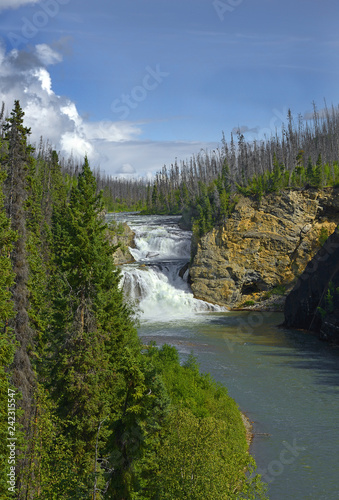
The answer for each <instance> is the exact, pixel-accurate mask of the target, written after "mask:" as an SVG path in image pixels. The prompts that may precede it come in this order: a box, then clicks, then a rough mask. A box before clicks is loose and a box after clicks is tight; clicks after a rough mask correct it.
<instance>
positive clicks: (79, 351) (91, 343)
mask: <svg viewBox="0 0 339 500" xmlns="http://www.w3.org/2000/svg"><path fill="white" fill-rule="evenodd" d="M53 239H54V252H55V269H56V275H55V276H54V278H53V280H54V283H53V294H54V320H53V324H52V328H51V335H50V339H49V341H50V344H51V351H52V352H51V367H52V387H51V390H52V395H53V397H54V398H55V399H56V400H57V405H58V415H59V418H61V419H62V421H63V422H64V431H63V432H64V434H65V436H66V438H67V439H68V442H69V443H71V446H72V449H73V453H74V461H75V466H76V467H77V470H78V473H79V481H84V484H85V483H86V481H87V482H88V481H89V482H90V481H91V480H93V474H94V471H95V470H96V467H95V464H94V461H95V460H94V458H95V454H96V453H95V450H96V448H97V446H96V440H97V439H99V442H98V447H99V450H102V449H103V448H104V446H105V443H106V442H107V437H108V435H109V431H108V427H109V425H110V423H111V422H112V420H114V418H117V417H118V416H119V415H120V414H121V412H122V408H123V405H124V403H125V401H126V397H127V395H126V392H127V393H129V392H132V393H133V391H134V388H133V387H132V385H130V381H129V380H128V379H129V378H132V377H133V370H136V371H137V372H138V371H139V370H138V368H137V366H138V361H137V358H138V355H139V351H140V349H139V341H138V338H137V335H136V331H135V329H134V325H133V321H132V319H131V315H130V311H129V309H128V307H127V306H126V305H125V304H124V302H123V295H122V291H121V290H120V288H119V280H120V274H119V271H118V270H117V269H116V268H115V266H114V263H113V259H112V252H113V249H112V247H110V245H109V242H108V240H107V238H106V225H105V223H104V220H103V201H102V195H101V193H100V194H99V195H97V194H96V182H95V179H94V176H93V174H92V172H91V170H90V168H89V164H88V161H87V158H85V162H84V165H83V168H82V171H81V173H80V175H79V178H78V182H77V185H76V186H75V187H73V188H72V190H71V195H70V202H69V204H66V203H64V204H61V205H60V206H59V207H56V208H55V211H54V215H53ZM141 378H142V377H141ZM127 380H128V382H127ZM99 430H100V433H99ZM98 434H99V437H98ZM91 478H92V479H91ZM87 487H89V486H88V484H87V486H86V487H85V489H86V488H87Z"/></svg>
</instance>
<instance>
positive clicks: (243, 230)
mask: <svg viewBox="0 0 339 500" xmlns="http://www.w3.org/2000/svg"><path fill="white" fill-rule="evenodd" d="M338 223H339V190H338V189H335V188H328V189H324V190H322V191H317V190H314V189H304V190H289V191H284V192H281V193H275V194H270V195H268V196H265V197H264V198H263V199H262V200H261V201H260V202H258V201H255V200H252V199H250V198H245V197H239V200H238V202H237V204H236V206H235V209H234V211H233V213H232V215H231V216H230V217H229V218H228V220H227V221H226V222H225V224H224V225H223V226H222V227H219V228H216V229H214V230H213V231H211V232H210V233H208V234H206V235H205V236H203V237H202V238H201V239H200V241H199V242H198V243H197V247H196V254H195V256H194V258H193V262H192V265H191V268H190V280H191V286H192V290H193V293H194V295H195V297H197V298H199V299H203V300H206V301H209V302H213V303H217V304H220V305H224V306H226V307H227V306H228V307H237V306H240V305H241V304H243V303H244V302H246V301H247V302H248V301H251V300H253V301H256V300H258V299H260V298H262V296H263V295H265V294H267V293H268V292H269V291H270V290H272V289H274V288H275V287H277V286H279V287H280V289H282V287H287V288H288V287H290V288H291V284H293V283H294V282H295V281H296V279H297V278H298V277H299V276H300V274H301V273H302V272H303V271H304V269H305V267H306V265H307V263H308V262H309V261H310V259H311V258H312V257H313V256H314V255H315V254H316V252H317V251H318V250H319V248H320V246H321V244H320V241H321V239H323V238H324V237H325V236H326V235H330V234H332V233H333V231H334V230H335V228H336V226H337V224H338Z"/></svg>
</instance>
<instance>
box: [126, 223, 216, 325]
mask: <svg viewBox="0 0 339 500" xmlns="http://www.w3.org/2000/svg"><path fill="white" fill-rule="evenodd" d="M119 217H120V220H124V221H126V222H127V223H128V225H129V226H130V228H131V229H132V230H133V231H134V233H135V248H130V249H129V250H130V252H131V254H132V255H133V257H134V259H135V261H136V262H135V263H134V264H128V265H125V266H123V267H122V279H121V286H122V288H123V290H124V294H125V296H126V299H127V300H129V301H131V302H132V303H133V304H135V305H137V306H138V309H139V311H140V320H141V321H151V322H159V321H160V322H169V321H176V320H178V319H180V320H185V319H187V320H189V321H192V320H195V319H197V318H198V317H199V321H201V319H202V318H201V314H206V313H210V312H225V309H224V308H222V307H220V306H217V305H214V304H210V303H208V302H204V301H202V300H198V299H195V298H194V296H193V293H192V291H191V288H190V286H189V284H188V282H187V275H188V272H187V271H186V272H184V270H185V266H187V264H188V262H189V260H190V252H191V237H192V233H191V232H190V231H184V230H183V229H181V228H180V227H179V226H178V221H179V219H180V217H176V216H171V217H165V218H164V217H163V216H161V217H158V216H141V215H138V214H130V215H128V216H126V214H123V215H120V214H117V220H119Z"/></svg>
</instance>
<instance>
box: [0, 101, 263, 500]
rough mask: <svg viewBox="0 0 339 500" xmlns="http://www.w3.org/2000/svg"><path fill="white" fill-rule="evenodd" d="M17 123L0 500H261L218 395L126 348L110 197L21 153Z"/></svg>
mask: <svg viewBox="0 0 339 500" xmlns="http://www.w3.org/2000/svg"><path fill="white" fill-rule="evenodd" d="M23 118H24V113H23V111H22V109H21V107H20V103H19V102H18V101H15V105H14V109H13V111H12V113H11V115H10V117H9V118H6V119H5V118H4V117H3V113H1V117H0V123H1V130H0V184H1V185H0V188H1V189H0V322H1V328H0V358H1V368H0V401H1V404H0V411H1V420H0V499H4V500H5V499H8V498H18V499H19V500H24V499H25V500H31V499H34V500H35V499H38V498H41V499H44V500H45V499H49V500H62V499H65V500H66V499H67V500H77V499H79V500H80V499H95V500H99V499H114V500H119V499H121V500H122V499H125V500H127V499H145V500H146V499H166V498H168V499H173V500H174V499H175V500H179V499H202V498H204V499H206V500H209V499H210V500H215V499H239V498H247V499H251V498H253V499H254V498H265V489H264V487H263V484H262V483H261V481H260V477H259V476H257V475H256V474H255V464H254V460H253V459H252V458H251V456H250V455H249V454H248V449H247V448H248V447H247V443H246V433H245V429H244V426H243V424H242V421H241V415H240V412H239V409H238V408H237V406H236V404H235V403H234V401H233V400H232V399H231V398H230V397H229V396H228V394H227V390H226V389H225V388H223V387H220V386H219V385H217V384H216V383H215V382H214V381H213V380H212V379H211V378H210V377H209V376H208V375H201V374H200V373H199V370H198V366H197V364H196V362H195V360H194V358H192V357H190V358H189V359H188V361H187V362H186V364H185V365H183V366H182V365H181V364H180V363H179V357H178V353H177V351H176V350H175V349H174V348H172V347H169V346H166V345H165V346H163V347H162V348H161V349H158V348H156V347H155V346H154V345H149V346H143V345H141V342H140V340H139V339H138V336H137V330H136V321H135V318H134V313H133V310H132V309H131V307H130V306H129V305H128V304H126V303H125V302H124V300H123V295H122V291H121V289H120V288H119V281H120V272H119V270H118V268H116V266H115V265H114V262H113V258H112V254H113V253H114V250H115V249H116V246H112V245H111V244H110V242H109V239H110V238H111V237H112V234H110V235H108V234H107V226H106V224H105V223H104V219H103V214H104V202H106V206H107V205H109V203H110V200H113V201H112V203H111V204H113V203H117V201H116V200H115V201H114V196H113V195H112V192H111V191H110V189H111V186H110V185H107V186H106V187H105V189H104V193H102V192H101V191H100V188H101V187H102V184H103V182H104V181H103V177H102V175H101V174H100V173H98V172H97V173H96V174H95V175H94V174H93V173H92V171H91V169H90V167H89V164H88V161H87V158H85V160H84V162H83V165H82V166H81V167H78V166H77V165H76V163H75V161H74V160H72V159H71V160H70V161H69V162H65V161H63V160H59V158H58V155H57V153H56V152H55V151H53V150H52V149H51V148H50V147H49V146H48V144H47V145H46V144H43V143H42V142H41V143H40V145H39V146H38V148H37V149H35V150H34V148H33V147H32V146H30V145H29V143H28V138H29V134H30V130H29V129H28V128H27V127H25V126H24V122H23ZM98 185H99V190H98ZM119 186H120V187H121V186H122V185H121V184H119ZM131 190H132V191H133V190H134V187H132V188H131ZM133 192H134V191H133ZM119 203H120V202H119ZM125 206H126V207H127V206H128V208H132V206H134V205H133V203H130V204H128V203H127V202H126V203H125V204H123V203H122V206H121V207H120V208H125ZM111 232H112V229H111ZM8 389H12V390H13V391H15V399H16V403H17V407H16V423H15V433H16V438H17V440H16V457H15V461H16V464H15V475H16V484H15V493H11V491H10V490H9V489H8V487H9V484H8V474H9V464H8V454H9V452H8V448H7V446H6V443H7V437H8V423H7V422H8V421H7V401H8Z"/></svg>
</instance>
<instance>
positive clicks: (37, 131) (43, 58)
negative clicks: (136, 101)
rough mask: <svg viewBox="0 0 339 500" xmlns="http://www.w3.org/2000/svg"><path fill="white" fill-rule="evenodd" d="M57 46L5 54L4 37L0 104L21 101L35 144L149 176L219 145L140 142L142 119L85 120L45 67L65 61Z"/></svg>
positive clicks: (114, 170)
mask: <svg viewBox="0 0 339 500" xmlns="http://www.w3.org/2000/svg"><path fill="white" fill-rule="evenodd" d="M0 1H1V0H0ZM61 42H62V40H61V41H60V45H61V46H62V45H63V43H64V42H62V43H61ZM57 47H58V43H54V45H53V48H52V47H50V46H49V45H47V44H40V45H36V46H35V47H32V48H31V49H30V50H29V51H28V50H18V49H13V50H11V51H10V52H6V50H5V48H4V46H3V45H1V40H0V104H1V102H2V101H3V102H5V105H6V111H7V113H8V114H9V112H10V111H11V109H12V108H13V104H14V101H15V100H19V101H20V105H21V107H22V109H23V111H24V112H25V118H24V121H25V125H26V126H27V127H30V128H31V131H32V135H31V142H32V143H37V144H38V143H39V140H40V137H41V136H42V137H43V139H45V140H48V141H49V143H50V144H51V145H52V146H53V147H54V148H55V149H56V150H57V151H58V152H60V153H61V154H62V155H64V156H65V157H66V158H67V157H68V156H69V155H71V154H73V156H74V157H76V158H77V159H79V160H82V159H83V158H84V156H85V154H87V156H88V159H89V160H90V162H91V165H92V167H100V169H101V170H104V171H105V172H106V173H107V174H109V175H113V176H116V175H136V176H140V175H147V176H149V175H151V174H154V173H155V172H156V171H159V170H160V169H161V168H162V166H163V165H164V164H167V165H170V164H171V163H173V161H174V158H176V157H178V158H182V159H186V158H189V157H190V156H191V155H192V153H194V152H197V151H199V150H200V149H201V148H207V149H213V148H215V147H216V144H206V143H192V142H166V141H152V140H141V139H140V137H141V135H142V133H143V130H142V126H141V124H140V123H133V122H127V121H110V120H101V121H90V120H89V119H85V118H83V117H82V116H81V115H80V113H79V111H78V109H77V106H76V104H75V103H74V102H73V101H72V100H71V99H69V98H68V97H66V96H62V95H57V94H56V93H55V92H54V91H53V82H52V79H51V75H50V73H49V71H48V69H47V68H48V66H49V65H51V64H57V63H61V62H62V56H61V54H60V53H59V52H58V51H57V50H56V48H57ZM61 48H62V47H61Z"/></svg>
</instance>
